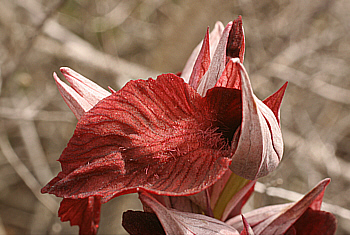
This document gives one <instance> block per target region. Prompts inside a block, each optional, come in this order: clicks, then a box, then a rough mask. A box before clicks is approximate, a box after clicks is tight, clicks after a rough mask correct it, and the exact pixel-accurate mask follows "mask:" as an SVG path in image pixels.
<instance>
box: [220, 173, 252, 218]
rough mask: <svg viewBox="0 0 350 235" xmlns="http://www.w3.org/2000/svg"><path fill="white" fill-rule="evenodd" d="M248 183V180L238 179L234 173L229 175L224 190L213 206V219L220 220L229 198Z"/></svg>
mask: <svg viewBox="0 0 350 235" xmlns="http://www.w3.org/2000/svg"><path fill="white" fill-rule="evenodd" d="M249 182H250V180H247V179H245V178H243V177H240V176H238V175H236V174H235V173H232V174H231V176H230V178H229V179H228V180H227V183H226V185H225V187H224V189H223V190H222V191H221V194H220V196H219V199H218V201H217V202H216V204H215V207H214V210H213V213H214V218H216V219H220V218H221V216H222V214H223V213H224V211H225V208H226V206H227V204H228V203H229V202H230V200H231V198H232V197H233V196H234V195H235V194H236V193H237V192H238V191H239V190H241V189H242V188H243V187H244V186H245V185H246V184H248V183H249Z"/></svg>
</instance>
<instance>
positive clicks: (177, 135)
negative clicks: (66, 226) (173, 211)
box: [42, 17, 286, 234]
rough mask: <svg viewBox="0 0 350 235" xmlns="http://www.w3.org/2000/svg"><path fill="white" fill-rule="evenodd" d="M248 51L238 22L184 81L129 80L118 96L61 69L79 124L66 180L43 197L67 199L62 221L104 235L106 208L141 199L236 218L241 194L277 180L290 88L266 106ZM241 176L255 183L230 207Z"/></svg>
mask: <svg viewBox="0 0 350 235" xmlns="http://www.w3.org/2000/svg"><path fill="white" fill-rule="evenodd" d="M244 50H245V39H244V32H243V27H242V20H241V17H239V18H238V19H236V20H235V21H233V22H230V23H228V24H227V26H226V27H223V25H222V23H217V24H216V25H215V27H214V30H213V32H212V33H211V34H210V35H209V30H207V34H206V36H205V38H204V39H203V42H202V44H201V46H200V47H197V49H195V50H194V52H193V53H192V55H191V57H190V59H189V60H188V62H187V63H186V66H185V68H184V70H183V73H182V74H181V77H179V76H177V75H175V74H162V75H160V76H158V77H157V78H156V79H152V78H150V79H148V80H136V81H130V82H128V83H127V84H126V85H125V86H124V87H123V88H122V89H121V90H119V91H117V92H115V91H113V90H112V89H110V90H111V92H112V93H109V92H108V91H106V90H104V89H103V88H101V87H99V86H98V85H97V84H95V83H93V82H91V81H90V80H88V79H87V78H85V77H83V76H82V75H80V74H78V73H76V72H74V71H73V70H71V69H68V68H61V72H62V73H63V75H64V76H65V77H66V79H67V80H68V82H69V83H70V84H71V87H69V86H68V85H66V84H65V83H63V82H62V81H61V80H60V79H59V78H58V76H57V75H56V74H54V78H55V80H56V84H57V86H58V88H59V90H60V93H61V95H62V97H63V98H64V100H65V102H66V103H67V105H68V106H69V107H70V109H71V110H72V111H73V113H74V114H75V116H76V117H77V118H78V119H79V121H78V124H77V126H76V129H75V132H74V134H73V137H72V138H71V139H70V141H69V143H68V145H67V147H66V148H65V150H64V151H63V153H62V155H61V156H60V158H59V162H60V163H61V166H62V171H61V172H59V174H58V175H57V176H56V177H55V178H54V179H52V180H51V181H50V182H49V183H48V184H47V185H46V186H45V187H44V188H43V189H42V193H50V194H54V195H56V196H58V197H63V198H64V199H63V201H62V202H61V207H60V210H59V215H60V217H61V220H62V221H70V222H71V225H79V226H80V232H81V233H90V234H95V233H96V232H97V229H98V222H99V213H100V206H101V203H106V202H108V201H109V200H111V199H112V198H114V197H117V196H120V195H123V194H128V193H136V192H143V194H142V195H147V194H150V195H159V196H171V197H175V198H177V199H179V200H181V199H180V198H181V196H189V198H191V197H192V198H191V200H192V201H194V202H195V201H198V198H199V197H201V195H202V196H203V194H205V195H204V197H202V198H205V199H206V201H205V202H204V204H206V205H204V206H202V209H204V210H207V212H208V213H210V210H212V209H214V210H215V208H219V209H218V210H219V212H217V216H216V218H219V219H220V218H221V219H223V218H229V217H231V216H232V215H233V214H234V212H233V211H234V208H235V203H236V201H232V200H233V198H234V199H235V200H236V199H237V198H236V197H237V195H236V193H237V192H238V191H239V189H241V188H244V186H245V185H247V184H253V183H254V181H249V180H256V179H257V178H259V177H262V176H265V175H267V174H268V173H269V172H271V171H273V170H274V169H275V168H276V167H277V166H278V164H279V162H280V161H281V158H282V154H283V141H282V134H281V129H280V124H279V122H280V121H279V110H280V105H281V102H282V97H283V94H284V91H285V89H286V84H285V85H283V86H282V87H281V88H280V89H279V90H278V91H277V92H276V93H274V94H273V95H271V96H270V97H268V98H267V99H265V100H264V101H261V100H259V99H258V98H257V97H256V96H255V95H254V93H253V90H252V87H251V84H250V80H249V77H248V74H247V71H246V69H245V68H244V66H243V59H244ZM232 172H233V173H232ZM232 174H234V175H239V177H241V178H242V177H243V178H245V179H247V181H244V183H243V184H242V185H241V187H239V188H237V190H235V193H232V195H231V196H230V197H228V198H226V199H225V200H221V199H220V198H221V197H222V195H223V194H224V193H225V192H226V191H227V190H226V189H227V188H228V187H227V185H228V186H230V184H229V183H228V182H231V183H232V180H230V179H232V177H234V175H232ZM251 182H253V183H251ZM249 186H252V185H249ZM248 188H249V187H248ZM225 190H226V191H225ZM248 191H249V190H248ZM191 195H193V196H191ZM235 195H236V197H235ZM140 197H141V200H142V197H143V196H140ZM145 197H146V196H145ZM175 198H173V199H174V200H176V199H175ZM146 200H147V199H146ZM237 200H238V199H237ZM239 200H243V198H240V199H239ZM239 200H238V201H239ZM221 201H224V202H225V203H224V205H221V204H220V203H221ZM243 201H244V200H243ZM199 204H200V203H199ZM202 204H203V200H202ZM243 204H244V203H243ZM216 205H219V207H216ZM220 205H221V206H220ZM204 207H205V208H206V209H205V208H204Z"/></svg>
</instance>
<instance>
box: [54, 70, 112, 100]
mask: <svg viewBox="0 0 350 235" xmlns="http://www.w3.org/2000/svg"><path fill="white" fill-rule="evenodd" d="M60 70H61V73H62V74H63V75H64V77H65V78H66V79H67V81H68V82H69V83H70V85H71V87H72V88H73V89H74V90H75V91H76V92H77V93H78V94H79V95H80V96H81V97H83V98H84V99H85V100H86V101H87V102H88V103H89V104H90V105H92V106H94V105H95V104H97V102H99V101H100V100H102V99H103V98H105V97H107V96H109V95H110V94H111V93H109V92H108V91H106V90H105V89H103V88H102V87H100V86H99V85H97V84H96V83H94V82H93V81H91V80H90V79H87V78H86V77H84V76H83V75H81V74H79V73H77V72H75V71H74V70H72V69H70V68H67V67H62V68H61V69H60Z"/></svg>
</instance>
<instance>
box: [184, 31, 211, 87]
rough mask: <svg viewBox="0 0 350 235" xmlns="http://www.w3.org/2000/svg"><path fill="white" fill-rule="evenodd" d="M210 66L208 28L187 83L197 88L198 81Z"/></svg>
mask: <svg viewBox="0 0 350 235" xmlns="http://www.w3.org/2000/svg"><path fill="white" fill-rule="evenodd" d="M209 66H210V51H209V28H208V29H207V34H206V35H205V38H204V40H203V45H202V48H201V51H200V52H199V55H198V58H197V60H196V63H195V64H194V66H193V70H192V74H191V77H190V80H189V82H188V84H190V86H191V87H193V89H195V90H197V88H198V85H199V82H200V80H201V78H202V77H203V75H204V74H205V73H206V72H207V71H208V68H209Z"/></svg>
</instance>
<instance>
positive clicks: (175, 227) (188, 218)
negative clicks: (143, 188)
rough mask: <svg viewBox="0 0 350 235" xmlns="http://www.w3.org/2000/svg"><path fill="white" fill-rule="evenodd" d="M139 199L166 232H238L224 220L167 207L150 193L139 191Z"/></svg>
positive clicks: (232, 234) (231, 233)
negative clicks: (154, 215) (154, 214)
mask: <svg viewBox="0 0 350 235" xmlns="http://www.w3.org/2000/svg"><path fill="white" fill-rule="evenodd" d="M140 200H141V201H142V202H143V203H146V204H147V205H148V206H149V207H151V208H152V210H153V211H154V213H156V215H157V217H158V219H159V221H160V222H161V224H162V225H163V228H164V231H165V233H166V234H208V235H210V234H213V235H214V234H227V235H228V234H230V235H234V234H239V233H238V231H237V230H236V229H234V228H233V227H231V226H228V225H227V224H225V223H224V222H222V221H220V220H217V219H214V218H211V217H208V216H205V215H201V214H194V213H188V212H181V211H177V210H173V209H167V208H166V207H164V206H163V205H162V204H160V203H159V202H158V201H157V200H155V199H154V198H152V197H151V195H149V194H147V193H144V192H141V193H140Z"/></svg>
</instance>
